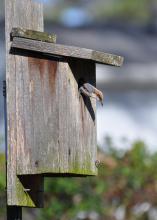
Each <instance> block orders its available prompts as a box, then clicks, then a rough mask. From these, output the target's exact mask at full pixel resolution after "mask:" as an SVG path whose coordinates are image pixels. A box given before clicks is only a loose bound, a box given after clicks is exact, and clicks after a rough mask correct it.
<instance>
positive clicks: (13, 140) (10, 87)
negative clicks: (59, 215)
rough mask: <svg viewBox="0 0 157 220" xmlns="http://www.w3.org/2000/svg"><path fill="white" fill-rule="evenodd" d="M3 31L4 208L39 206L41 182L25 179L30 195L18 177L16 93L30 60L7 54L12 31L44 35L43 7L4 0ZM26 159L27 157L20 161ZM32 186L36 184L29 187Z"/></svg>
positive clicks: (19, 142)
mask: <svg viewBox="0 0 157 220" xmlns="http://www.w3.org/2000/svg"><path fill="white" fill-rule="evenodd" d="M5 15H6V16H5V19H6V22H5V29H6V83H7V131H8V132H7V136H8V138H7V142H8V149H7V204H8V205H9V206H29V207H40V206H42V198H41V197H42V193H41V192H42V190H43V178H42V177H40V176H32V177H31V178H29V177H28V179H27V183H26V184H27V187H30V190H31V191H30V192H25V191H24V185H25V182H24V181H21V180H20V179H19V178H18V177H17V172H16V171H17V152H18V147H19V146H23V145H24V143H25V140H24V139H23V136H24V133H25V131H24V130H23V128H22V123H23V122H24V121H23V119H22V118H21V116H22V115H21V114H22V112H21V109H23V108H24V107H23V106H20V105H19V101H20V98H22V99H23V98H24V96H25V95H24V91H22V94H20V93H19V91H20V86H21V85H19V84H18V81H19V80H20V79H21V77H22V74H21V72H24V73H25V75H26V77H27V75H28V72H29V68H28V66H29V60H28V58H27V57H22V56H18V55H13V54H10V45H11V41H10V32H11V30H12V28H13V27H22V28H26V29H33V30H37V31H43V9H42V5H41V4H39V3H37V2H35V1H32V0H22V1H21V0H5ZM23 159H24V160H25V159H26V160H27V158H26V155H25V156H24V158H23ZM32 182H35V183H36V184H32Z"/></svg>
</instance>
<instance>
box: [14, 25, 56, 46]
mask: <svg viewBox="0 0 157 220" xmlns="http://www.w3.org/2000/svg"><path fill="white" fill-rule="evenodd" d="M14 37H22V38H27V39H32V40H38V41H43V42H49V43H56V35H55V34H48V33H46V32H41V31H35V30H28V29H24V28H13V29H12V31H11V38H12V39H13V38H14Z"/></svg>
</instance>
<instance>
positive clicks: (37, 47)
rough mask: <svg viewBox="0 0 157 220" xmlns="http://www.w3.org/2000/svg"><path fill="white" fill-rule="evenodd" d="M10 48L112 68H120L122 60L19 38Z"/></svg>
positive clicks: (94, 52)
mask: <svg viewBox="0 0 157 220" xmlns="http://www.w3.org/2000/svg"><path fill="white" fill-rule="evenodd" d="M11 47H12V48H18V49H24V50H29V51H34V52H38V53H46V54H49V55H57V56H61V57H66V58H78V59H85V60H91V61H94V62H96V63H101V64H107V65H113V66H121V65H122V64H123V60H124V59H123V57H121V56H117V55H112V54H108V53H103V52H99V51H94V50H90V49H85V48H79V47H72V46H66V45H61V44H52V43H46V42H40V41H35V40H30V39H24V38H20V37H15V38H14V39H13V43H12V45H11Z"/></svg>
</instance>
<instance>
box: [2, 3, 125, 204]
mask: <svg viewBox="0 0 157 220" xmlns="http://www.w3.org/2000/svg"><path fill="white" fill-rule="evenodd" d="M6 2H8V4H6V24H7V25H6V44H7V50H6V53H7V61H6V62H7V72H6V88H7V90H6V91H7V92H6V99H7V145H8V150H7V155H8V161H7V169H8V171H7V179H8V180H7V191H8V205H17V206H29V207H40V206H42V202H41V201H42V199H41V197H42V192H43V177H45V176H51V177H52V176H88V175H96V174H97V167H96V165H95V162H96V160H97V142H96V100H95V99H92V98H88V97H83V96H80V94H79V87H80V81H81V80H82V79H83V80H84V81H86V82H88V83H90V84H91V85H93V86H96V63H102V64H106V65H114V66H121V65H122V62H123V58H122V57H120V56H116V55H111V54H106V53H102V52H98V51H93V50H89V49H82V48H77V47H71V46H65V45H59V44H56V42H55V36H54V35H48V34H46V33H44V32H43V22H42V19H43V15H42V7H41V4H40V3H36V2H35V1H34V2H35V3H34V2H33V1H18V0H12V1H10V0H7V1H6ZM9 2H12V4H10V3H9ZM24 2H25V3H24ZM25 5H27V7H25ZM19 11H20V12H19ZM32 11H33V12H34V13H35V14H32V13H31V12H32ZM16 13H17V14H18V13H20V14H21V15H22V17H21V16H20V17H18V16H17V14H16ZM10 17H12V19H11V20H10ZM19 27H20V28H19Z"/></svg>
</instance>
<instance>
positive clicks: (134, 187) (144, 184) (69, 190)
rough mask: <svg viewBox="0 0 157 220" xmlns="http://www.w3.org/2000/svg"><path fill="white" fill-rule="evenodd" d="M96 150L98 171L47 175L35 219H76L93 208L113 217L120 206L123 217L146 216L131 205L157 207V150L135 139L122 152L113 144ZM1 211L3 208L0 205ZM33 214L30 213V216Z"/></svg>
mask: <svg viewBox="0 0 157 220" xmlns="http://www.w3.org/2000/svg"><path fill="white" fill-rule="evenodd" d="M107 142H108V143H110V144H109V145H108V146H109V147H108V148H107V150H106V152H105V153H104V152H101V151H99V153H98V158H99V159H100V160H101V164H100V166H99V175H98V176H96V177H86V178H65V177H63V178H46V180H45V208H44V209H40V211H39V212H38V213H37V216H36V218H35V219H38V220H45V219H47V220H52V219H53V220H69V219H76V218H75V217H76V215H77V214H78V213H79V212H81V211H84V212H93V211H94V212H96V213H98V214H99V216H100V219H106V220H111V219H112V220H113V219H115V213H116V210H117V209H118V208H119V207H123V208H124V209H125V219H127V220H132V219H134V220H140V219H149V218H148V214H147V213H146V212H144V213H141V214H140V215H136V213H134V212H133V210H134V207H136V206H137V205H138V206H139V205H140V204H142V203H144V202H147V203H149V204H150V206H151V207H153V208H155V209H156V208H157V172H156V167H157V153H150V152H148V150H147V147H146V146H145V144H144V143H143V142H141V141H136V142H135V143H134V144H133V146H132V148H131V149H130V150H127V151H125V152H123V153H122V152H121V153H120V151H119V150H118V149H116V148H114V147H113V146H112V141H111V139H109V138H108V140H107ZM4 171H5V169H4V155H0V173H1V176H0V196H1V203H2V199H4V198H5V190H4V187H5V172H4ZM3 202H4V201H3ZM0 211H1V215H2V214H4V209H2V208H1V209H0ZM33 216H34V215H33V214H32V219H34V217H33Z"/></svg>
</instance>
